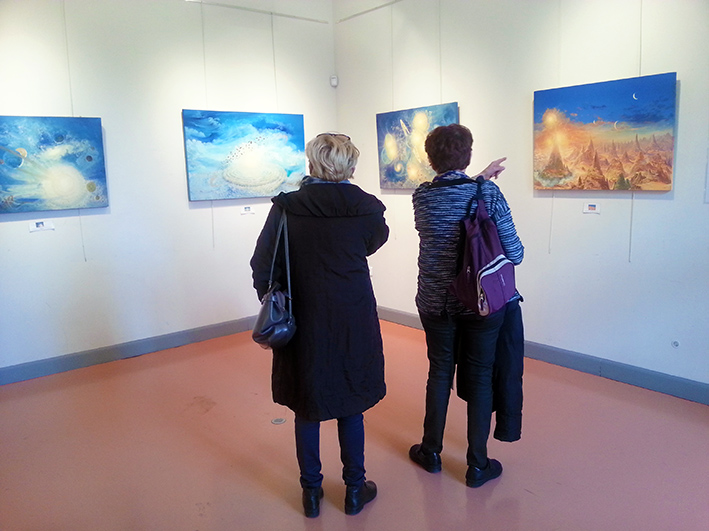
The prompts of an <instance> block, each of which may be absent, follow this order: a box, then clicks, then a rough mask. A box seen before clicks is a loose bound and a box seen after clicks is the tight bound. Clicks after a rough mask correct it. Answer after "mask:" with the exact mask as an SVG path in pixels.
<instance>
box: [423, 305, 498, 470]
mask: <svg viewBox="0 0 709 531" xmlns="http://www.w3.org/2000/svg"><path fill="white" fill-rule="evenodd" d="M504 313H505V312H504V311H502V310H501V311H499V312H496V313H494V314H492V315H490V316H488V317H487V318H484V319H480V318H478V317H475V316H435V315H427V314H423V313H419V316H420V317H421V324H422V325H423V329H424V331H425V332H426V345H427V347H428V360H429V371H428V381H427V382H426V415H425V417H424V421H423V440H422V443H421V444H422V449H423V451H424V452H426V453H431V452H435V453H440V452H441V451H442V450H443V432H444V430H445V425H446V415H447V412H448V402H449V400H450V391H451V387H452V385H453V377H454V375H455V370H456V363H457V364H458V386H459V394H461V393H460V388H461V387H463V388H464V389H463V392H464V394H462V395H461V396H464V397H465V399H466V400H467V402H468V453H467V462H468V465H469V466H476V467H480V468H482V467H485V466H486V465H487V439H488V436H489V435H490V420H491V417H492V396H493V392H492V375H493V366H494V363H495V349H496V344H497V339H498V336H499V332H500V327H501V326H502V323H503V320H504Z"/></svg>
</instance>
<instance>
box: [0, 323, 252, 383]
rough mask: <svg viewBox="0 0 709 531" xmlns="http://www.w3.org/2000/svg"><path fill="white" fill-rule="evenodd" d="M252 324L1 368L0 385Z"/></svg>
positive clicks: (182, 333)
mask: <svg viewBox="0 0 709 531" xmlns="http://www.w3.org/2000/svg"><path fill="white" fill-rule="evenodd" d="M255 320H256V316H253V317H246V318H244V319H237V320H235V321H227V322H225V323H218V324H215V325H209V326H202V327H200V328H192V329H191V330H182V331H180V332H173V333H172V334H165V335H162V336H157V337H150V338H146V339H139V340H137V341H130V342H129V343H122V344H120V345H111V346H108V347H102V348H97V349H92V350H86V351H83V352H76V353H73V354H66V355H64V356H57V357H56V358H49V359H46V360H38V361H31V362H29V363H21V364H19V365H12V366H10V367H4V368H0V385H4V384H9V383H14V382H21V381H24V380H31V379H32V378H39V377H41V376H48V375H50V374H56V373H59V372H65V371H71V370H73V369H80V368H82V367H89V366H91V365H98V364H99V363H106V362H109V361H117V360H122V359H126V358H132V357H134V356H141V355H143V354H148V353H150V352H157V351H158V350H166V349H169V348H175V347H181V346H182V345H187V344H189V343H197V342H199V341H206V340H208V339H214V338H215V337H221V336H227V335H231V334H237V333H239V332H246V331H247V330H251V329H252V328H253V324H254V321H255Z"/></svg>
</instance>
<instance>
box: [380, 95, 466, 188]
mask: <svg viewBox="0 0 709 531" xmlns="http://www.w3.org/2000/svg"><path fill="white" fill-rule="evenodd" d="M453 123H458V104H457V103H444V104H441V105H430V106H428V107H418V108H415V109H406V110H403V111H392V112H385V113H381V114H377V142H378V147H379V183H380V186H381V188H384V189H412V188H416V187H418V185H419V184H421V183H422V182H424V181H430V180H431V179H433V178H434V177H435V176H436V172H435V171H433V169H432V168H431V166H430V165H429V163H428V155H427V154H426V150H425V149H424V142H425V141H426V136H428V133H429V132H430V131H432V130H433V129H435V128H436V127H438V126H439V125H449V124H453Z"/></svg>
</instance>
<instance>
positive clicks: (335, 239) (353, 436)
mask: <svg viewBox="0 0 709 531" xmlns="http://www.w3.org/2000/svg"><path fill="white" fill-rule="evenodd" d="M306 155H307V157H308V160H309V169H310V172H309V173H310V175H309V176H307V177H305V179H303V182H302V184H301V187H300V189H299V190H297V191H295V192H291V193H281V194H280V195H278V196H277V197H274V198H273V200H272V201H273V203H274V204H273V207H272V208H271V212H270V213H269V215H268V218H267V220H266V224H265V226H264V228H263V230H262V232H261V235H260V236H259V238H258V241H257V243H256V250H255V251H254V255H253V258H252V259H251V268H252V270H253V279H254V287H255V288H256V291H257V293H258V296H259V298H261V297H263V295H264V293H265V292H266V291H267V289H268V283H269V274H270V269H271V259H272V256H273V249H274V245H275V238H276V233H277V229H278V223H279V220H280V217H281V213H282V211H285V212H286V216H287V223H288V241H289V247H290V268H291V291H292V307H293V315H294V316H295V319H296V324H297V330H296V333H295V336H294V337H293V339H292V340H291V341H290V342H289V343H288V344H287V345H286V346H285V347H282V348H277V349H274V351H273V370H272V382H271V383H272V391H273V400H274V401H275V402H277V403H279V404H283V405H285V406H287V407H288V408H290V409H291V410H292V411H293V412H294V413H295V442H296V454H297V458H298V465H299V467H300V484H301V487H302V489H303V496H302V499H303V510H304V512H305V515H306V516H308V517H315V516H318V515H319V514H320V500H321V499H322V497H323V489H322V480H323V476H322V474H321V463H320V422H322V421H325V420H330V419H337V427H338V436H339V442H340V450H341V453H340V455H341V459H342V467H343V468H342V478H343V480H344V482H345V485H346V486H347V488H346V495H345V512H346V513H347V514H357V513H359V512H360V511H361V510H362V507H363V506H364V505H365V504H366V503H368V502H369V501H371V500H373V499H374V497H375V496H376V494H377V487H376V485H375V484H374V482H373V481H367V480H366V479H365V468H364V422H363V412H364V411H366V410H367V409H369V408H371V407H372V406H374V405H375V404H376V403H377V402H379V401H380V400H381V399H382V398H383V397H384V395H385V393H386V387H385V384H384V355H383V349H382V338H381V332H380V329H379V319H378V316H377V310H376V300H375V298H374V291H373V289H372V284H371V280H370V276H369V267H368V264H367V256H369V255H371V254H372V253H374V252H375V251H376V250H377V249H379V247H381V246H382V245H383V244H384V242H386V240H387V238H388V236H389V228H388V227H387V225H386V222H385V220H384V210H385V207H384V205H383V204H382V203H381V201H379V200H378V199H377V198H376V197H374V196H373V195H370V194H368V193H366V192H364V191H363V190H362V189H361V188H359V187H358V186H356V185H354V184H352V183H351V182H350V180H351V179H352V176H353V174H354V170H355V166H356V164H357V159H358V157H359V150H358V149H357V148H356V147H355V145H354V144H353V143H352V141H351V140H350V138H349V137H348V136H346V135H342V134H337V133H323V134H320V135H318V136H317V137H315V138H314V139H312V140H311V141H310V142H308V144H307V146H306ZM279 254H280V251H279ZM277 258H278V257H277ZM278 262H281V261H280V260H278V259H277V263H278ZM281 263H282V262H281ZM277 274H280V273H277ZM279 282H280V284H281V285H285V279H283V278H281V279H280V281H279Z"/></svg>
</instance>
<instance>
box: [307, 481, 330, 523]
mask: <svg viewBox="0 0 709 531" xmlns="http://www.w3.org/2000/svg"><path fill="white" fill-rule="evenodd" d="M324 495H325V491H323V490H322V487H313V488H312V489H310V488H306V489H303V512H304V513H305V516H307V517H308V518H315V517H316V516H320V500H322V497H323V496H324Z"/></svg>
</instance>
